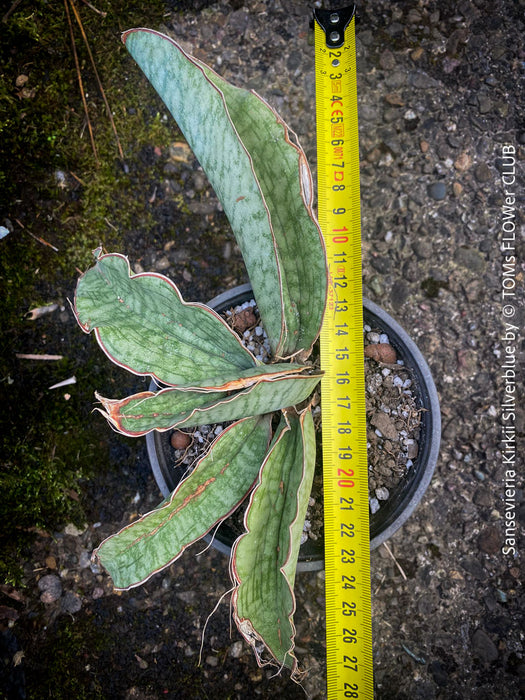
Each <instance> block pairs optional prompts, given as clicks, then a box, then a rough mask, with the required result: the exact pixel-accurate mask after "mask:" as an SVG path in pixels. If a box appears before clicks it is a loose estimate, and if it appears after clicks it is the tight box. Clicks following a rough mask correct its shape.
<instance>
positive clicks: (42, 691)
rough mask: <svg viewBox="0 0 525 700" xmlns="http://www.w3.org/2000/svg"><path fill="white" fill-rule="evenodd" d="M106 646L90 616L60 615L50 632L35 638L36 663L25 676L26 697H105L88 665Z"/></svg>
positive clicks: (80, 699)
mask: <svg viewBox="0 0 525 700" xmlns="http://www.w3.org/2000/svg"><path fill="white" fill-rule="evenodd" d="M106 647H107V642H105V641H104V640H103V639H102V635H101V634H100V631H98V630H97V628H96V625H95V623H94V621H93V619H92V618H90V617H88V616H85V615H78V616H76V617H75V618H74V619H73V618H71V617H63V618H61V619H60V620H59V621H57V622H56V623H55V624H54V630H53V634H48V635H47V636H46V638H45V639H44V640H42V641H40V642H39V646H38V655H36V654H35V656H34V658H39V659H41V662H40V665H36V664H35V665H34V666H33V668H32V669H31V673H28V674H27V676H26V683H27V695H28V697H31V698H34V700H38V699H39V698H42V699H43V698H49V697H53V698H56V700H70V699H71V698H75V700H88V699H89V700H96V699H97V698H105V697H107V695H106V693H105V692H104V691H103V689H102V687H101V685H100V683H99V681H98V679H97V675H96V673H94V670H92V668H91V665H92V663H93V661H94V659H96V658H97V656H98V655H99V654H100V653H101V652H103V650H104V649H105V648H106Z"/></svg>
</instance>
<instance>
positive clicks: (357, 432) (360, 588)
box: [314, 8, 374, 700]
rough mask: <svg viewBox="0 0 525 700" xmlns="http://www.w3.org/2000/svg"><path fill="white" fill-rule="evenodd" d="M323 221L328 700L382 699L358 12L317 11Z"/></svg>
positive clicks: (318, 111) (316, 46) (322, 388)
mask: <svg viewBox="0 0 525 700" xmlns="http://www.w3.org/2000/svg"><path fill="white" fill-rule="evenodd" d="M314 18H315V23H314V24H315V85H316V114H317V173H318V211H319V223H320V225H321V230H322V232H323V236H324V239H325V243H326V250H327V258H328V264H329V268H330V278H331V281H330V287H329V295H328V306H327V312H326V318H325V321H324V324H323V329H322V332H321V366H322V369H323V370H324V372H325V375H324V377H323V380H322V384H321V394H322V411H323V412H322V415H323V426H322V431H323V481H324V522H325V530H324V532H325V574H326V646H327V652H326V653H327V686H328V698H329V700H336V699H337V700H340V699H342V698H359V699H360V700H364V699H367V698H373V696H374V692H373V663H372V623H371V600H370V597H371V596H370V529H369V514H368V509H369V505H368V463H367V454H366V418H365V383H364V353H363V293H362V282H361V216H360V205H359V200H360V193H359V137H358V130H357V85H356V60H355V59H356V56H355V14H354V8H345V9H341V10H334V11H328V10H316V11H315V12H314Z"/></svg>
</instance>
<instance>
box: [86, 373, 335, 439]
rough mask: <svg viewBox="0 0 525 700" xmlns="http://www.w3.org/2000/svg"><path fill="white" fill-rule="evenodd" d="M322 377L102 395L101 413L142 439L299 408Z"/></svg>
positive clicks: (288, 377) (289, 376)
mask: <svg viewBox="0 0 525 700" xmlns="http://www.w3.org/2000/svg"><path fill="white" fill-rule="evenodd" d="M321 376H322V374H319V373H312V374H304V375H293V374H291V375H287V376H280V377H278V378H277V379H275V380H274V381H271V382H269V381H260V382H258V383H257V384H254V385H253V386H251V387H248V388H247V389H243V390H240V391H237V392H233V393H231V394H228V393H226V392H220V391H216V392H202V391H198V390H193V389H178V388H175V387H168V388H166V389H161V390H160V391H158V392H156V393H155V392H152V391H142V392H140V393H138V394H133V395H132V396H128V397H127V398H125V399H107V398H105V397H102V396H99V395H98V394H97V398H98V399H99V400H100V402H101V404H102V409H100V410H101V413H102V414H103V415H104V416H105V417H106V418H107V419H108V421H109V422H110V423H111V425H113V427H114V428H115V429H116V430H117V431H118V432H119V433H122V434H124V435H129V436H131V437H138V436H139V435H146V433H149V432H151V431H152V430H158V431H159V432H163V431H166V430H170V429H171V428H175V427H177V428H190V427H193V426H196V425H204V424H208V423H222V422H223V421H230V420H239V419H240V418H244V417H247V416H258V415H262V414H264V413H271V412H273V411H278V410H279V409H281V408H286V407H288V406H295V405H297V404H299V403H301V401H304V400H305V399H306V398H307V397H308V396H309V395H310V394H311V393H312V391H313V390H314V388H315V386H316V385H317V384H318V382H319V380H320V379H321Z"/></svg>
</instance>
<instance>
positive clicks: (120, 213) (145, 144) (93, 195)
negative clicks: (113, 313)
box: [0, 0, 177, 583]
mask: <svg viewBox="0 0 525 700" xmlns="http://www.w3.org/2000/svg"><path fill="white" fill-rule="evenodd" d="M96 6H97V9H98V10H100V11H102V12H105V13H106V15H105V16H102V15H101V14H98V13H97V12H95V11H94V10H93V9H90V8H89V7H88V6H86V5H84V4H82V3H77V4H76V7H77V9H78V12H79V15H80V17H81V21H82V24H83V27H84V31H85V33H86V37H87V40H88V42H89V45H90V48H91V52H92V54H93V57H94V60H95V63H96V67H97V70H98V73H99V76H100V80H101V82H102V85H103V89H104V91H105V93H106V96H107V99H108V102H109V104H110V106H111V109H112V113H113V117H114V121H115V126H116V131H117V133H118V136H119V139H120V142H121V144H122V149H123V154H124V158H121V157H120V155H119V151H118V148H117V142H116V138H115V134H114V131H113V129H112V126H111V124H110V120H109V118H108V115H107V112H106V108H105V105H104V102H103V99H102V96H101V93H100V90H99V88H98V85H97V81H96V79H95V73H94V71H93V68H92V65H91V63H90V60H89V54H88V52H87V50H86V46H85V44H84V41H83V39H82V34H81V31H80V29H79V26H78V24H77V23H76V21H75V17H74V14H72V13H71V11H70V16H71V22H72V26H73V32H74V37H75V45H76V50H77V53H78V58H79V68H80V72H81V76H82V80H83V85H84V90H85V93H86V100H87V103H88V110H89V117H90V122H91V125H92V128H93V134H94V141H95V145H96V151H97V154H96V156H95V153H94V151H93V149H92V146H91V143H90V139H89V137H88V131H87V120H86V116H85V113H84V110H83V106H82V101H81V96H80V90H79V84H78V74H77V69H76V66H75V61H74V57H73V53H72V46H71V38H70V29H69V24H68V19H67V14H66V9H65V5H64V3H60V2H53V3H50V2H45V0H27V1H26V2H23V3H21V4H19V5H18V6H17V7H16V9H14V11H13V12H12V13H11V14H9V16H7V17H4V22H3V23H2V42H1V43H0V65H1V69H0V225H2V226H4V227H6V228H7V229H8V230H9V231H10V233H9V234H8V235H7V236H6V237H5V238H3V239H2V240H1V242H0V289H1V294H2V313H1V321H0V323H1V329H0V330H1V334H0V348H1V353H0V396H1V400H2V412H1V419H0V420H1V437H0V445H1V447H0V449H1V454H2V457H1V471H0V489H1V491H2V510H3V518H2V522H3V525H2V537H1V542H0V545H1V548H2V554H1V556H0V561H1V562H2V564H1V565H0V577H2V578H4V579H5V580H7V581H8V582H12V583H14V582H17V581H18V578H19V574H20V568H19V562H20V561H21V559H22V558H23V555H22V550H23V547H24V546H25V545H26V543H27V541H28V539H29V538H30V537H31V534H32V532H34V531H35V529H46V530H51V531H52V530H53V529H55V528H58V527H59V526H60V525H61V524H63V523H64V522H67V521H69V520H73V521H75V522H81V521H82V519H83V517H84V516H83V506H84V504H83V496H82V493H83V488H82V484H83V483H85V481H86V479H88V478H89V477H90V476H92V475H93V473H94V472H96V470H97V469H100V468H107V462H108V458H107V444H106V443H105V441H104V439H101V438H100V437H99V435H97V432H96V431H97V430H98V428H99V427H100V422H99V421H97V420H96V418H93V416H92V415H91V414H90V411H91V408H92V406H93V391H94V389H95V388H99V389H100V388H101V387H103V386H108V383H109V384H110V386H111V384H112V383H115V382H118V381H120V377H121V374H120V373H113V374H111V372H112V371H113V370H111V367H110V366H109V363H108V362H106V361H105V358H104V357H103V355H102V354H101V353H100V352H99V351H98V350H97V349H96V348H95V347H94V344H93V343H92V340H91V339H90V338H85V337H84V336H83V334H82V333H80V332H79V329H78V327H76V324H75V322H74V319H73V316H72V313H71V311H70V308H69V304H68V299H70V298H71V296H72V292H73V290H74V283H75V277H76V276H77V270H79V269H80V270H82V269H85V268H86V267H87V265H88V264H89V262H90V257H91V251H92V250H93V249H94V248H96V247H97V246H98V245H100V244H102V245H103V246H105V247H107V248H108V249H116V250H121V249H122V243H123V238H124V237H125V235H126V234H127V233H129V232H132V235H133V236H134V237H140V238H142V239H146V240H147V239H148V237H149V236H150V235H153V233H152V232H153V230H154V227H155V221H154V217H152V216H151V212H150V211H149V210H148V206H147V204H148V196H150V195H151V193H150V192H148V191H145V190H144V181H146V182H147V181H148V179H149V180H151V181H155V180H156V179H158V178H159V177H160V174H159V172H158V169H159V167H160V165H159V159H155V158H152V157H151V153H152V151H153V150H154V149H155V147H157V148H158V149H159V150H160V151H164V150H165V149H166V147H167V144H168V143H169V142H170V141H172V140H176V138H177V132H176V128H175V127H174V125H173V123H171V124H169V125H168V122H167V119H166V117H165V114H164V113H165V110H164V109H163V107H162V105H161V103H160V101H159V100H157V99H156V97H155V94H154V93H153V91H152V90H151V88H150V87H149V85H148V84H147V82H146V81H145V79H143V78H142V76H141V74H140V71H139V70H138V69H137V68H136V66H135V65H134V63H133V61H132V60H131V59H130V57H129V56H128V55H127V53H126V51H125V49H124V47H123V45H122V43H121V41H120V32H121V31H122V30H124V29H126V28H129V27H132V26H137V25H141V24H143V23H144V10H143V6H142V4H141V3H139V2H134V1H132V2H119V1H118V0H101V2H99V3H96ZM69 7H70V8H71V6H70V5H69ZM163 10H164V4H163V3H162V2H155V1H154V2H152V3H149V4H148V10H147V20H148V21H149V22H152V23H154V24H155V26H159V25H160V23H161V21H162V14H163ZM37 237H39V238H40V239H43V241H45V242H47V243H48V244H49V245H46V243H45V242H42V240H37ZM51 246H53V247H51ZM50 303H55V304H57V305H58V309H57V310H55V311H54V312H53V313H51V314H48V315H46V316H42V317H41V318H38V319H36V320H29V319H28V318H27V316H26V314H27V312H28V311H29V310H30V309H32V308H35V307H38V306H42V305H45V304H50ZM17 353H22V354H28V353H36V354H51V355H62V356H63V359H62V360H59V361H45V360H41V361H35V360H27V359H20V358H19V357H17ZM72 376H75V378H76V384H74V385H70V386H66V387H65V388H63V389H58V390H50V389H49V387H50V386H52V385H53V384H55V383H56V382H59V381H62V380H64V379H67V378H69V377H72Z"/></svg>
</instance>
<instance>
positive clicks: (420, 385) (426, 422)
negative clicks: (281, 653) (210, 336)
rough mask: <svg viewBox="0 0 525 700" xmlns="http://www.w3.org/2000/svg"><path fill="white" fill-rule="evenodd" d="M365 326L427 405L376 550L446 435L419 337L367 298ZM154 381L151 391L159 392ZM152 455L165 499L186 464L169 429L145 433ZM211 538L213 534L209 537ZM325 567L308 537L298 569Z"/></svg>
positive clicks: (230, 534)
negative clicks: (391, 352) (384, 342)
mask: <svg viewBox="0 0 525 700" xmlns="http://www.w3.org/2000/svg"><path fill="white" fill-rule="evenodd" d="M251 298H253V297H252V291H251V287H250V285H249V284H246V285H241V286H239V287H235V288H234V289H231V290H228V291H227V292H225V293H223V294H220V295H219V296H217V297H215V298H214V299H212V300H211V302H210V303H209V306H211V307H212V308H213V309H215V311H217V312H218V313H221V312H223V311H225V310H226V309H229V308H231V307H232V306H237V305H238V304H242V303H243V302H245V301H247V300H248V299H251ZM363 316H364V322H365V324H368V325H369V326H370V327H372V328H377V329H379V330H380V331H382V332H384V333H386V334H387V335H388V337H389V340H390V344H391V345H392V346H393V347H394V348H395V350H396V352H397V356H398V358H400V359H401V360H403V362H404V365H405V367H406V368H407V369H408V370H409V372H410V374H411V378H412V383H413V384H412V391H413V393H414V394H415V396H416V401H417V403H418V406H419V407H420V408H422V409H423V410H422V412H421V428H420V436H419V441H418V442H419V452H418V455H417V457H416V458H415V459H414V460H413V465H412V466H411V467H410V469H409V471H408V473H407V474H406V476H405V477H404V478H403V479H402V480H401V482H400V483H399V484H398V486H397V487H396V488H394V489H392V490H391V492H390V497H389V499H388V500H387V501H386V502H385V503H383V504H382V505H381V508H380V510H379V511H378V512H377V513H375V514H374V515H371V517H370V548H371V549H375V548H376V547H378V546H379V545H380V544H382V543H383V542H385V541H386V540H387V539H388V538H389V537H391V536H392V535H393V534H394V532H396V530H398V529H399V528H400V527H401V525H403V523H404V522H405V521H406V520H407V518H409V517H410V515H411V514H412V512H413V511H414V509H415V507H416V506H417V504H418V503H419V501H420V500H421V498H422V496H423V494H424V493H425V491H426V489H427V487H428V485H429V483H430V480H431V478H432V474H433V472H434V468H435V466H436V462H437V458H438V454H439V445H440V439H441V418H440V411H439V401H438V395H437V391H436V387H435V384H434V381H433V379H432V376H431V374H430V369H429V367H428V365H427V363H426V361H425V359H424V357H423V355H422V354H421V352H420V351H419V349H418V348H417V346H416V344H415V343H414V341H413V340H412V339H411V338H410V337H409V335H408V334H407V333H406V331H405V330H403V328H402V327H401V326H400V325H399V324H398V323H397V322H396V321H395V320H394V319H393V318H392V317H391V316H389V315H388V314H387V313H386V312H385V311H383V309H381V308H380V307H379V306H377V304H374V303H373V302H371V301H368V300H367V299H364V300H363ZM156 388H157V385H156V383H155V382H154V381H153V382H152V383H151V385H150V390H151V391H155V390H156ZM146 441H147V448H148V456H149V460H150V464H151V468H152V471H153V475H154V477H155V481H156V482H157V485H158V487H159V489H160V491H161V492H162V495H163V496H164V497H168V496H169V495H170V493H171V492H172V491H173V489H175V487H176V486H177V484H178V483H179V482H180V480H181V479H182V477H183V474H184V469H185V468H183V467H174V466H173V448H172V447H171V445H170V433H169V431H167V432H163V433H159V432H157V431H153V432H152V433H149V434H148V435H147V436H146ZM239 534H240V532H239V531H238V530H236V529H235V524H234V523H233V522H230V521H228V520H227V521H225V522H224V523H222V525H221V526H220V528H219V529H218V530H217V532H216V533H215V537H214V538H213V546H214V547H215V548H216V549H218V550H220V551H222V552H225V553H229V552H230V549H231V546H232V544H233V542H234V541H235V539H236V538H237V537H238V536H239ZM205 540H206V541H208V542H209V541H210V540H211V535H207V536H206V537H205ZM323 565H324V545H323V543H322V542H320V541H317V542H314V541H313V540H308V541H307V542H306V543H305V544H304V545H302V546H301V550H300V555H299V564H298V570H299V571H301V570H302V571H313V570H316V569H322V568H323Z"/></svg>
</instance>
